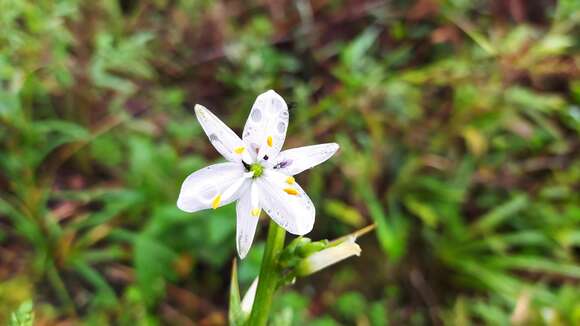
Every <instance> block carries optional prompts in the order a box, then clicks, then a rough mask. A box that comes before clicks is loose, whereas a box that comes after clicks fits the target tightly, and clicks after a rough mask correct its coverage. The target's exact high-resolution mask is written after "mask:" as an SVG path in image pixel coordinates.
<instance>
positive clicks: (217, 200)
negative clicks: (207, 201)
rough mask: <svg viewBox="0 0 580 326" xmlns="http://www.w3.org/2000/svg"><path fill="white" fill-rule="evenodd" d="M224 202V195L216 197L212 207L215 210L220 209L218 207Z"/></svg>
mask: <svg viewBox="0 0 580 326" xmlns="http://www.w3.org/2000/svg"><path fill="white" fill-rule="evenodd" d="M221 201H222V195H217V196H215V198H214V199H213V201H212V202H211V207H212V208H213V209H216V208H218V206H219V205H220V202H221Z"/></svg>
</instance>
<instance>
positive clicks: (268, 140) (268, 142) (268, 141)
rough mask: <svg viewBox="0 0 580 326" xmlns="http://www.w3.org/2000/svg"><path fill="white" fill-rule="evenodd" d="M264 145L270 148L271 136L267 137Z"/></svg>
mask: <svg viewBox="0 0 580 326" xmlns="http://www.w3.org/2000/svg"><path fill="white" fill-rule="evenodd" d="M266 143H267V144H268V147H272V136H268V138H267V139H266Z"/></svg>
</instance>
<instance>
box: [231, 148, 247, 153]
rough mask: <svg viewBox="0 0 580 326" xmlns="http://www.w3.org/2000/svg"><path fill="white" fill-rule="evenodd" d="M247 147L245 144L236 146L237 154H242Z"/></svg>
mask: <svg viewBox="0 0 580 326" xmlns="http://www.w3.org/2000/svg"><path fill="white" fill-rule="evenodd" d="M245 149H246V148H245V147H244V146H240V147H236V148H234V152H235V153H236V154H242V153H243V152H244V150H245Z"/></svg>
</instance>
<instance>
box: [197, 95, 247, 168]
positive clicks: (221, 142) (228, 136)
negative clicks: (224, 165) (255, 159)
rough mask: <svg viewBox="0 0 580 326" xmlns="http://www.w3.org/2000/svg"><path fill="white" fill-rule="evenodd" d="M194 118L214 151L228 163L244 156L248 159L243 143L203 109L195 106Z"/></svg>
mask: <svg viewBox="0 0 580 326" xmlns="http://www.w3.org/2000/svg"><path fill="white" fill-rule="evenodd" d="M195 116H196V117H197V120H198V121H199V123H200V124H201V127H202V128H203V130H204V131H205V133H206V134H207V136H208V137H209V141H210V142H211V144H212V145H213V147H215V149H216V150H217V151H218V152H219V153H220V154H221V155H222V156H223V157H224V158H225V159H226V160H228V161H230V162H240V161H241V160H242V158H243V157H244V155H246V156H247V157H248V158H249V157H250V156H249V154H248V151H247V149H246V146H245V144H244V142H243V141H242V140H241V139H240V137H238V135H236V133H235V132H233V130H232V129H230V128H229V127H228V126H226V124H225V123H223V122H222V121H221V120H220V119H219V118H218V117H216V116H215V115H214V114H213V113H211V112H210V111H209V110H208V109H206V108H205V107H203V106H201V105H199V104H196V105H195Z"/></svg>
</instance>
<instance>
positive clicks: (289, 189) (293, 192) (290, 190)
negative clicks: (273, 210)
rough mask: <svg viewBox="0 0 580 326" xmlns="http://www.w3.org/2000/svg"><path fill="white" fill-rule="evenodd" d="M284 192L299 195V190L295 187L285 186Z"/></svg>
mask: <svg viewBox="0 0 580 326" xmlns="http://www.w3.org/2000/svg"><path fill="white" fill-rule="evenodd" d="M284 192H286V193H287V194H288V195H292V196H296V195H298V190H296V189H294V188H284Z"/></svg>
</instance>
